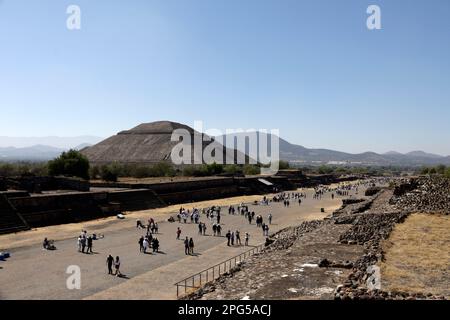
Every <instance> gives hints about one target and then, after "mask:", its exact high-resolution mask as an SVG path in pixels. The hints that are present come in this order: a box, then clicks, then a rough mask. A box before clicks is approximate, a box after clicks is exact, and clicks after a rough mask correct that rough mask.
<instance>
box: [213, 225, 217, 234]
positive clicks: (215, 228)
mask: <svg viewBox="0 0 450 320" xmlns="http://www.w3.org/2000/svg"><path fill="white" fill-rule="evenodd" d="M212 229H213V235H214V237H215V236H216V232H217V225H216V224H215V223H214V224H213V226H212Z"/></svg>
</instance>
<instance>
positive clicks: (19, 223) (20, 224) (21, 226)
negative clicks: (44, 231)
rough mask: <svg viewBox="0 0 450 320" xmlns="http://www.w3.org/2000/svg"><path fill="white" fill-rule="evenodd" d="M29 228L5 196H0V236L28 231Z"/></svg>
mask: <svg viewBox="0 0 450 320" xmlns="http://www.w3.org/2000/svg"><path fill="white" fill-rule="evenodd" d="M29 229H30V226H29V225H28V223H27V222H26V221H25V219H24V218H23V217H22V215H21V214H20V213H19V212H18V211H17V210H16V209H15V208H14V206H13V205H12V204H11V202H9V200H8V198H7V197H6V196H5V195H0V234H5V233H13V232H19V231H24V230H29Z"/></svg>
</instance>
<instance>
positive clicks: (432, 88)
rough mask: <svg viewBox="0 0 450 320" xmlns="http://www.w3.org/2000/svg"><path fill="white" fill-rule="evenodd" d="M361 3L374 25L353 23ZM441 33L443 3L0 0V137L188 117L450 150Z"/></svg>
mask: <svg viewBox="0 0 450 320" xmlns="http://www.w3.org/2000/svg"><path fill="white" fill-rule="evenodd" d="M70 4H76V5H79V6H80V8H81V11H82V17H81V27H82V29H81V30H77V31H69V30H68V29H67V28H66V19H67V17H68V15H67V14H66V8H67V7H68V5H70ZM370 4H376V5H379V6H380V7H381V13H382V30H374V31H370V30H368V29H367V27H366V19H367V17H368V15H367V13H366V9H367V7H368V6H369V5H370ZM449 36H450V1H448V0H430V1H422V0H421V1H411V0H395V1H394V0H391V1H380V0H372V1H365V0H345V1H344V0H342V1H336V0H328V1H323V0H320V1H318V0H314V1H312V0H308V1H301V0H278V1H268V0H161V1H155V0H142V1H136V0H134V1H133V0H129V1H112V0H110V1H106V0H96V1H92V0H89V1H87V0H86V1H82V0H71V1H64V0H53V1H51V0H47V1H45V0H40V1H24V0H14V1H13V0H0V108H1V118H0V136H47V135H57V136H77V135H97V136H103V137H106V136H109V135H111V134H114V133H116V132H118V131H120V130H123V129H128V128H131V127H134V126H135V125H137V124H139V123H142V122H151V121H156V120H173V121H178V122H183V123H186V124H188V125H193V122H194V120H202V121H204V125H205V127H206V128H218V129H222V130H225V129H226V128H244V129H248V128H255V129H259V128H267V129H272V128H278V129H280V135H281V136H282V137H283V138H286V139H287V140H288V141H290V142H293V143H297V144H302V145H304V146H307V147H323V148H332V149H337V150H341V151H347V152H361V151H367V150H373V151H376V152H386V151H389V150H397V151H401V152H405V151H411V150H416V149H422V150H425V151H428V152H436V153H440V154H450V143H449V142H450V125H449V120H450V103H449V101H450V99H449V98H450V61H449V60H450V58H449V57H450V41H449V40H450V37H449Z"/></svg>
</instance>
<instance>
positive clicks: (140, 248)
mask: <svg viewBox="0 0 450 320" xmlns="http://www.w3.org/2000/svg"><path fill="white" fill-rule="evenodd" d="M138 243H139V252H142V251H144V236H141V237H140V238H139V241H138Z"/></svg>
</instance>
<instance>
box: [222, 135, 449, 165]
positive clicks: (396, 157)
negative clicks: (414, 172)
mask: <svg viewBox="0 0 450 320" xmlns="http://www.w3.org/2000/svg"><path fill="white" fill-rule="evenodd" d="M264 135H266V137H265V138H266V139H267V140H266V141H268V142H269V141H270V139H271V136H270V134H263V133H257V141H259V139H260V138H261V137H263V138H264ZM237 136H239V134H238V135H237ZM216 139H217V140H219V141H220V140H221V139H223V141H224V143H226V141H227V136H222V137H216ZM228 139H230V137H229V136H228ZM270 147H271V146H270V143H269V145H268V150H269V153H270V150H271V148H270ZM237 148H238V150H239V151H241V152H245V153H248V152H249V148H248V145H247V144H246V146H245V148H243V147H242V146H240V147H239V146H238V147H237ZM279 148H280V159H281V160H284V161H289V162H291V163H293V164H299V165H302V164H303V165H308V164H313V165H320V164H329V165H376V166H382V165H384V166H389V165H392V166H421V165H438V164H445V165H450V156H447V157H444V156H440V155H436V154H430V153H426V152H423V151H412V152H409V153H406V154H402V153H399V152H395V151H390V152H387V153H384V154H378V153H375V152H364V153H358V154H352V153H346V152H340V151H335V150H329V149H309V148H305V147H303V146H300V145H296V144H292V143H289V142H288V141H286V140H284V139H282V138H279Z"/></svg>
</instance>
